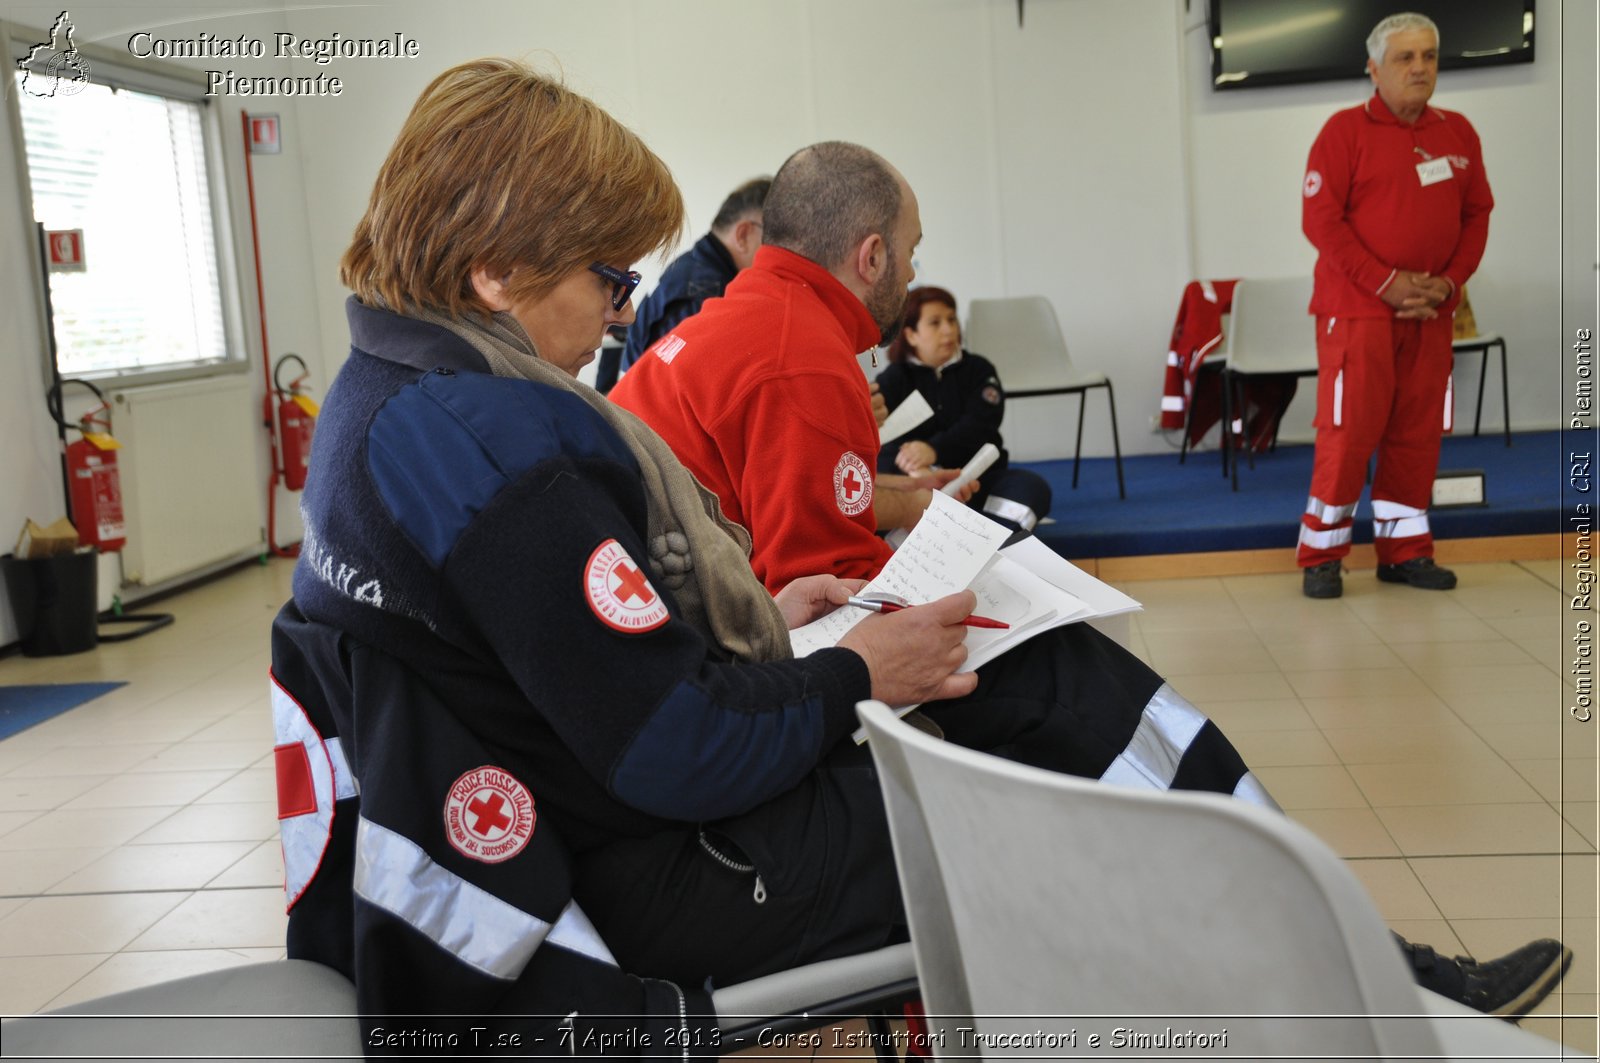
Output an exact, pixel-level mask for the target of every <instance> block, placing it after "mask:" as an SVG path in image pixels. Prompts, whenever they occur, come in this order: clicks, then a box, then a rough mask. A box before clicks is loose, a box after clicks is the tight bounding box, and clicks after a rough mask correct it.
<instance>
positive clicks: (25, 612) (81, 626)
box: [0, 550, 100, 657]
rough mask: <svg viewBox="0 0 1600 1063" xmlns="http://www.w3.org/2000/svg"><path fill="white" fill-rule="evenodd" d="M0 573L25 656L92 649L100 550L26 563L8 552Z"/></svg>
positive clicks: (95, 636) (0, 559) (1, 559)
mask: <svg viewBox="0 0 1600 1063" xmlns="http://www.w3.org/2000/svg"><path fill="white" fill-rule="evenodd" d="M0 573H3V574H4V576H5V581H6V596H7V597H8V598H10V599H11V615H12V616H14V617H16V620H17V633H18V635H19V636H20V637H21V640H22V652H23V653H24V654H26V655H27V656H29V657H58V656H61V655H63V654H68V653H82V652H83V651H84V650H92V649H94V648H95V645H96V644H97V643H98V642H99V634H98V628H97V627H96V622H95V613H96V611H97V605H98V602H99V593H100V588H99V553H98V551H95V550H82V551H78V552H75V553H70V554H57V555H56V556H54V557H40V558H26V559H19V558H17V557H15V556H14V555H12V554H6V555H5V556H4V557H0Z"/></svg>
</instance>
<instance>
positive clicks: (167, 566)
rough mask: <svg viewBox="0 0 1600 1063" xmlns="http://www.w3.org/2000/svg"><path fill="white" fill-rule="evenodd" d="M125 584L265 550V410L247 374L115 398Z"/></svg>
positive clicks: (147, 583)
mask: <svg viewBox="0 0 1600 1063" xmlns="http://www.w3.org/2000/svg"><path fill="white" fill-rule="evenodd" d="M111 401H112V403H113V405H112V417H113V430H114V432H115V435H116V438H117V441H118V442H120V443H121V444H122V449H121V450H119V451H118V452H117V460H118V464H119V467H120V468H121V470H122V506H123V512H124V516H125V519H126V523H127V532H128V544H127V545H126V546H125V547H123V551H122V576H123V580H124V581H125V582H126V583H130V584H140V585H143V586H151V585H154V584H158V583H163V582H165V581H167V580H170V579H174V578H177V577H180V576H184V575H187V574H189V573H191V572H196V571H199V570H200V569H204V568H206V567H208V566H211V565H215V564H216V563H217V562H219V561H227V560H234V559H237V558H241V557H246V556H248V555H249V554H250V553H252V552H260V550H261V548H262V547H261V544H262V534H263V533H262V525H263V524H264V523H265V522H264V520H263V519H262V511H263V508H264V506H265V502H264V498H265V495H264V491H265V473H264V472H262V471H260V470H258V469H257V461H258V458H257V455H256V445H257V437H258V436H259V435H261V427H260V420H261V414H260V410H259V409H256V408H254V407H255V404H256V401H258V400H255V399H253V397H252V389H251V378H250V377H249V376H248V375H247V374H244V373H240V374H237V375H231V376H224V377H212V378H209V379H206V380H195V381H186V382H184V383H179V384H160V385H156V386H153V387H139V388H127V389H125V390H122V391H116V392H113V394H112V397H111Z"/></svg>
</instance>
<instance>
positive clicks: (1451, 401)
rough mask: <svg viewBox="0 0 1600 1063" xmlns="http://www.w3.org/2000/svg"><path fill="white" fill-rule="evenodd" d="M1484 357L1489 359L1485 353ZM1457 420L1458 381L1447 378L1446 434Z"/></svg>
mask: <svg viewBox="0 0 1600 1063" xmlns="http://www.w3.org/2000/svg"><path fill="white" fill-rule="evenodd" d="M1484 357H1485V358H1487V357H1489V355H1488V353H1487V352H1485V353H1484ZM1455 420H1456V381H1455V378H1454V377H1445V380H1444V430H1445V431H1446V432H1448V431H1450V429H1452V428H1454V427H1455Z"/></svg>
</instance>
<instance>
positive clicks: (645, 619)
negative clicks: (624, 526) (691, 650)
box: [583, 539, 669, 635]
mask: <svg viewBox="0 0 1600 1063" xmlns="http://www.w3.org/2000/svg"><path fill="white" fill-rule="evenodd" d="M583 593H584V597H585V598H586V599H587V600H588V602H589V609H590V610H591V611H592V612H593V613H594V615H595V617H596V618H597V619H598V620H599V621H600V622H601V623H602V624H605V625H606V626H607V627H609V628H611V629H613V630H615V631H620V632H622V633H623V634H627V635H635V634H640V633H642V632H646V631H654V630H655V629H656V628H658V627H660V626H661V625H662V624H665V623H666V622H667V620H668V617H669V614H668V613H667V603H666V602H664V601H662V600H661V595H660V594H658V593H656V589H655V588H654V587H652V586H651V585H650V580H649V577H647V576H646V575H645V574H644V569H642V568H641V567H640V566H639V565H638V564H636V563H635V562H634V560H633V558H631V557H629V556H628V551H626V550H624V549H623V548H622V544H621V543H619V542H617V541H616V540H615V539H607V540H606V541H605V542H603V543H601V544H600V545H599V546H597V547H595V550H594V553H592V554H590V555H589V561H588V563H587V564H585V565H584V567H583Z"/></svg>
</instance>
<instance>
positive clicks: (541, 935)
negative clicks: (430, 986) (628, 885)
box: [351, 816, 550, 982]
mask: <svg viewBox="0 0 1600 1063" xmlns="http://www.w3.org/2000/svg"><path fill="white" fill-rule="evenodd" d="M351 886H352V888H353V889H354V890H355V892H356V896H358V897H361V898H362V899H363V900H365V901H366V902H367V903H369V904H373V905H376V906H377V907H379V908H382V909H383V910H384V911H386V912H390V913H392V914H393V915H394V916H395V917H396V918H399V919H402V920H404V921H405V922H407V923H409V924H411V925H412V926H413V927H415V928H416V929H417V930H418V931H420V932H421V933H422V934H423V935H424V936H425V937H427V938H429V939H430V940H432V941H433V943H434V944H436V945H438V946H439V947H440V948H442V949H444V950H445V951H446V952H448V953H450V954H451V955H452V956H454V957H455V958H456V959H458V960H460V961H461V962H462V963H465V964H467V965H468V966H470V967H474V968H476V969H478V970H480V971H482V972H483V973H484V974H487V975H489V976H490V977H492V978H499V979H502V980H504V981H508V982H509V981H512V980H513V979H515V978H517V977H518V976H519V975H520V974H521V973H522V970H523V968H524V967H526V966H527V965H528V960H529V959H530V958H531V957H532V956H533V953H534V951H535V950H536V949H537V948H538V947H539V946H540V945H541V944H543V942H544V940H545V936H546V935H547V934H549V933H550V924H549V923H547V922H545V921H544V920H543V919H540V918H539V917H538V916H536V915H531V914H529V913H528V912H524V911H523V910H522V909H520V908H517V907H515V906H513V905H511V904H507V903H506V902H505V901H503V900H501V899H500V898H499V897H496V896H495V895H494V894H492V893H490V892H488V891H487V890H485V889H482V888H481V887H478V886H474V885H473V884H472V883H470V882H468V881H467V880H466V879H464V878H462V877H461V876H459V875H457V874H456V873H455V872H453V871H449V870H447V869H445V868H443V867H440V866H439V865H438V864H436V863H434V861H433V858H432V857H430V856H429V855H428V854H427V853H425V852H423V851H422V848H421V846H419V845H417V844H416V843H415V842H413V841H412V840H411V839H409V838H406V837H404V836H402V835H400V834H396V833H395V832H394V831H392V830H389V829H388V828H387V827H382V826H379V825H378V824H376V823H373V822H372V821H371V820H369V819H367V818H366V817H365V816H362V817H361V819H360V821H359V822H358V823H357V824H356V866H355V874H354V875H353V876H352V883H351Z"/></svg>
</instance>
